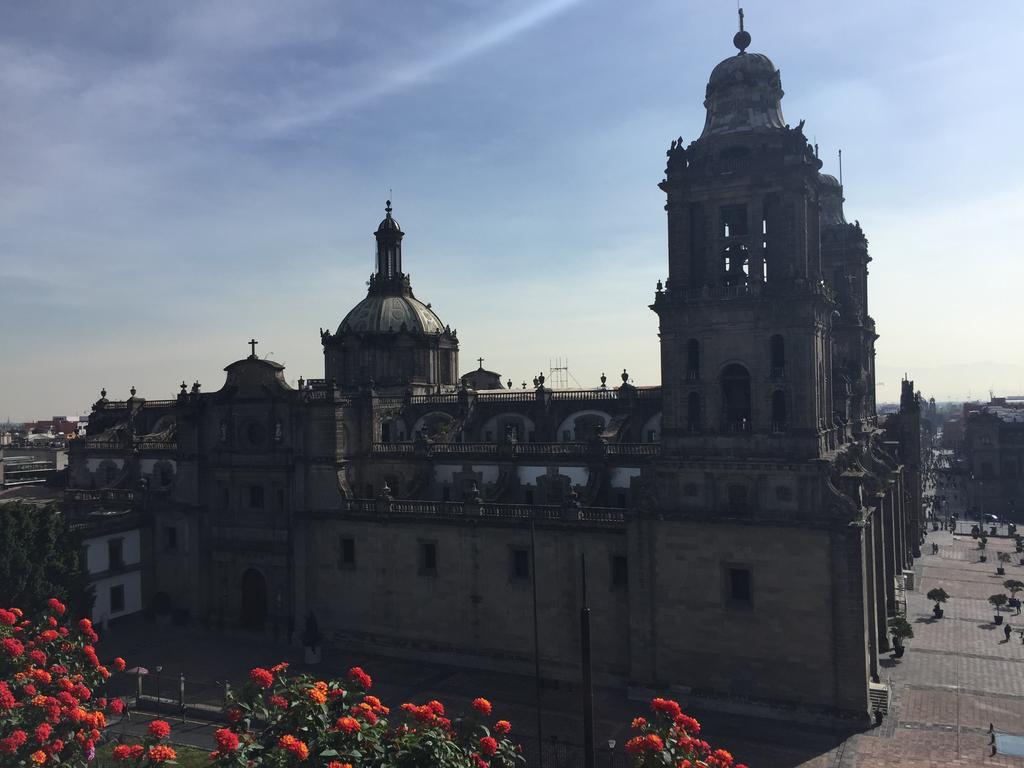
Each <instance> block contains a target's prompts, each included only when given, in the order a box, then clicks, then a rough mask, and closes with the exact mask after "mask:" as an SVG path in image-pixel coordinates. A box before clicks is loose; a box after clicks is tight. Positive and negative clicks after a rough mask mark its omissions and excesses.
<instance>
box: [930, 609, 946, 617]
mask: <svg viewBox="0 0 1024 768" xmlns="http://www.w3.org/2000/svg"><path fill="white" fill-rule="evenodd" d="M944 614H945V612H944V611H943V610H942V609H941V608H932V615H933V616H934V617H935V618H936V619H941V618H942V617H943V615H944Z"/></svg>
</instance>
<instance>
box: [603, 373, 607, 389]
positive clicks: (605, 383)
mask: <svg viewBox="0 0 1024 768" xmlns="http://www.w3.org/2000/svg"><path fill="white" fill-rule="evenodd" d="M607 382H608V377H607V376H605V375H604V371H601V389H607V388H608V385H607Z"/></svg>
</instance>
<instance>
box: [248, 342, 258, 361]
mask: <svg viewBox="0 0 1024 768" xmlns="http://www.w3.org/2000/svg"><path fill="white" fill-rule="evenodd" d="M257 344H259V342H258V341H256V339H249V346H250V347H252V354H250V355H249V357H256V345H257Z"/></svg>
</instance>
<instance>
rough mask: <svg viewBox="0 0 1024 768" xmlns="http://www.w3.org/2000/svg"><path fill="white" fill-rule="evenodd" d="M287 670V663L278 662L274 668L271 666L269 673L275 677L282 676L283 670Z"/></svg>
mask: <svg viewBox="0 0 1024 768" xmlns="http://www.w3.org/2000/svg"><path fill="white" fill-rule="evenodd" d="M287 669H288V662H287V661H282V662H279V663H277V664H275V665H274V666H272V667H271V668H270V671H271V672H273V673H274V674H275V675H280V674H283V673H284V672H285V670H287Z"/></svg>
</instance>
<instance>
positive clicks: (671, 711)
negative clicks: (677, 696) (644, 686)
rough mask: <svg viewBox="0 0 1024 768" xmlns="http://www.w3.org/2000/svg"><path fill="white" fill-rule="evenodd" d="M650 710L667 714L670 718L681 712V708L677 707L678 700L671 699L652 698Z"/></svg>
mask: <svg viewBox="0 0 1024 768" xmlns="http://www.w3.org/2000/svg"><path fill="white" fill-rule="evenodd" d="M651 711H652V712H660V713H661V714H663V715H668V716H669V717H670V718H676V717H678V716H679V715H681V714H682V710H681V709H680V708H679V704H678V702H675V701H672V700H671V699H654V700H652V701H651Z"/></svg>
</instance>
